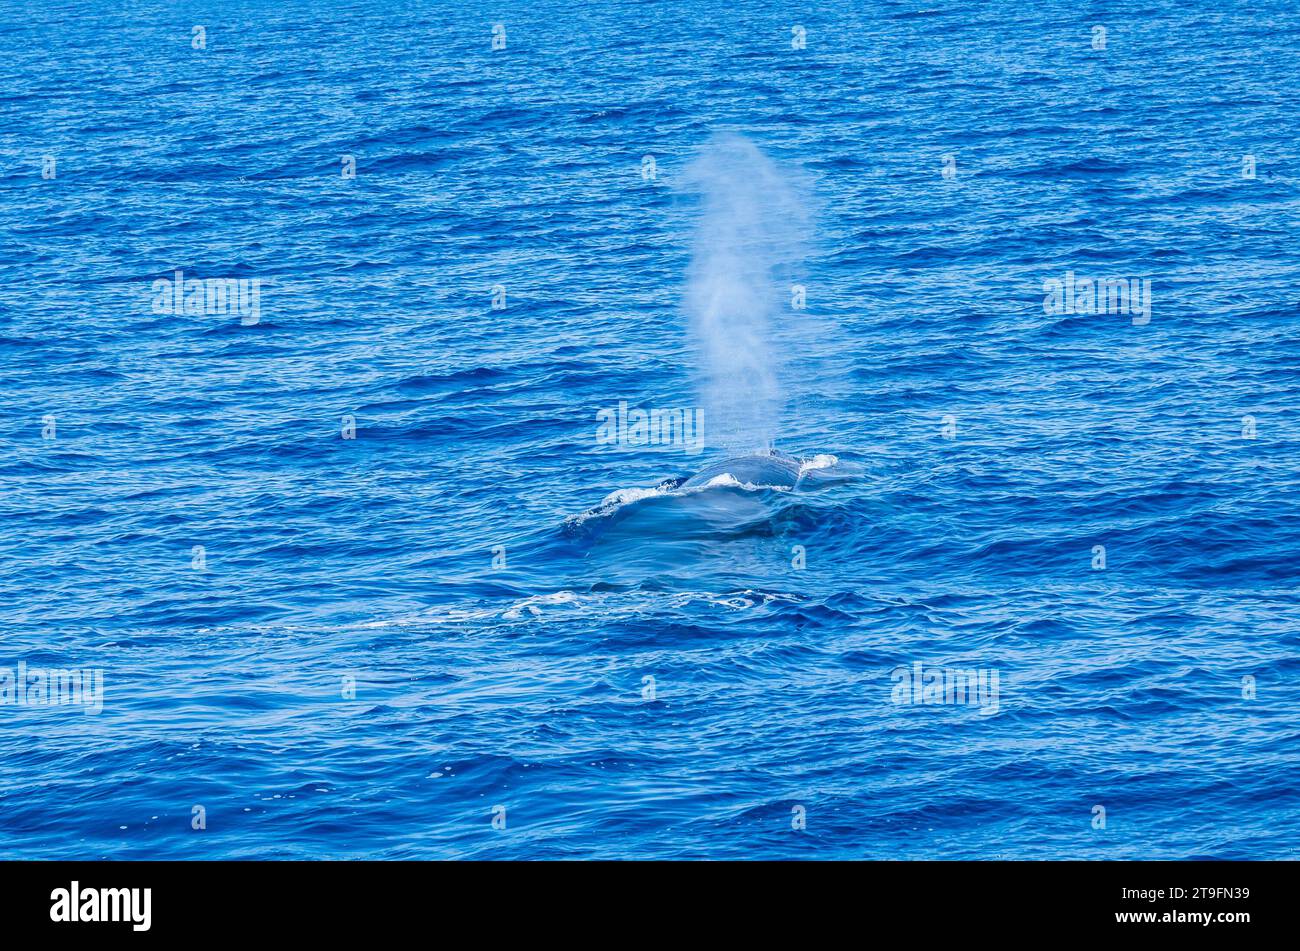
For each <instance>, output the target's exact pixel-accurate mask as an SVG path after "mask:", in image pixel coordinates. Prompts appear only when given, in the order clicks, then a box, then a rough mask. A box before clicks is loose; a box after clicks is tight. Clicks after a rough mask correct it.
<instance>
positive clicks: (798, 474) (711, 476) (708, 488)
mask: <svg viewBox="0 0 1300 951" xmlns="http://www.w3.org/2000/svg"><path fill="white" fill-rule="evenodd" d="M859 476H860V473H859V471H858V470H857V468H856V467H855V466H852V465H845V464H842V463H840V461H839V460H838V459H837V458H836V457H835V456H832V455H826V454H823V455H817V456H813V457H811V458H808V459H800V458H798V457H796V456H792V455H790V454H789V453H786V452H782V451H780V450H778V449H763V450H759V451H757V452H751V453H745V454H743V455H739V456H729V457H725V458H722V459H719V460H717V461H715V462H711V463H708V464H707V465H705V466H703V467H702V468H700V469H699V470H697V471H696V472H694V473H691V474H688V475H684V476H678V477H676V478H670V479H664V480H663V481H662V482H660V483H659V484H657V485H655V486H654V487H653V488H646V489H619V490H617V491H615V492H611V493H610V494H609V495H607V496H606V497H605V499H604V500H603V501H602V502H601V503H600V504H599V505H597V506H594V507H593V508H590V509H588V510H587V511H586V512H583V513H581V514H580V515H571V516H569V517H568V518H567V519H565V526H564V527H565V531H566V533H568V534H584V533H588V532H591V531H603V530H604V529H607V528H609V527H610V525H611V524H612V523H614V522H615V521H622V520H624V519H626V518H627V517H628V516H630V515H632V514H633V513H634V512H636V511H639V510H642V509H644V508H645V507H646V506H650V505H658V506H663V505H671V506H673V509H672V511H673V513H674V514H675V515H679V516H680V515H688V516H694V517H695V518H697V519H701V520H704V521H707V522H711V523H717V522H718V521H728V520H730V521H736V522H739V521H741V520H742V519H743V518H744V517H749V516H752V515H754V514H755V513H756V512H759V511H761V510H762V503H761V498H762V497H764V496H770V495H774V494H777V493H782V494H784V493H803V492H809V491H814V490H817V489H820V488H824V487H826V486H829V485H833V484H835V483H838V482H847V481H851V480H854V479H857V478H859ZM661 511H662V509H661Z"/></svg>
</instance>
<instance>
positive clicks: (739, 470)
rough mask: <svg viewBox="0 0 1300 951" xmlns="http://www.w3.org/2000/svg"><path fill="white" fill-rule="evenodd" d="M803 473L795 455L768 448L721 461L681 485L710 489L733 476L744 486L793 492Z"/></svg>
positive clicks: (686, 479)
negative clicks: (714, 484)
mask: <svg viewBox="0 0 1300 951" xmlns="http://www.w3.org/2000/svg"><path fill="white" fill-rule="evenodd" d="M802 474H803V463H802V462H800V461H799V460H798V459H796V458H795V457H794V456H790V455H787V454H786V453H783V452H780V451H778V450H776V449H768V450H765V451H763V452H756V453H751V454H749V455H745V456H732V457H731V458H729V459H720V460H718V461H717V462H714V463H712V464H710V465H707V466H705V467H704V468H703V469H701V470H700V471H699V472H697V473H695V474H694V475H692V476H688V477H687V478H685V479H684V480H683V481H682V483H681V485H682V487H683V488H694V487H696V486H707V485H710V484H713V483H715V482H719V481H720V480H722V481H724V482H725V481H729V480H728V479H727V477H728V476H730V478H731V479H732V480H735V481H736V482H737V483H739V484H740V485H742V486H757V487H761V488H767V489H793V488H795V487H796V486H798V484H799V477H800V476H801V475H802Z"/></svg>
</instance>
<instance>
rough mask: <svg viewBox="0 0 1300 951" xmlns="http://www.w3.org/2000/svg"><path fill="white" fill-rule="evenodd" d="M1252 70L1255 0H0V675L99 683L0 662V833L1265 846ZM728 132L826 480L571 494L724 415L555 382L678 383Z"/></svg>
mask: <svg viewBox="0 0 1300 951" xmlns="http://www.w3.org/2000/svg"><path fill="white" fill-rule="evenodd" d="M497 24H500V25H501V26H502V27H503V28H504V34H503V35H504V37H505V48H504V49H494V48H493V38H494V26H495V25H497ZM196 26H202V27H203V31H202V42H201V43H199V42H198V39H197V37H198V34H196V32H195V30H194V28H195V27H196ZM1097 26H1104V27H1105V34H1104V39H1103V40H1102V41H1101V42H1100V46H1098V42H1099V40H1098V37H1099V34H1097V33H1096V31H1095V30H1094V27H1097ZM793 27H802V28H803V32H802V34H800V32H799V31H797V30H793V29H792V28H793ZM498 32H500V31H498ZM801 36H802V38H803V40H804V44H801V43H800V37H801ZM196 43H197V44H198V48H196ZM800 45H803V46H804V48H802V49H800V48H798V47H799V46H800ZM1298 80H1300V8H1297V6H1296V5H1295V4H1294V3H1292V2H1282V0H1259V2H1252V3H1237V2H1227V3H1211V2H1206V0H1198V2H1193V3H1187V2H1174V0H1151V2H1140V3H1139V2H1133V3H1119V2H1114V3H1109V2H1098V3H1089V4H1079V3H1073V2H1063V0H1044V2H1037V3H1032V4H1027V3H1011V2H1005V0H999V2H993V3H988V4H939V3H934V4H921V3H916V2H910V0H907V2H904V0H895V2H889V0H884V2H880V3H873V4H860V3H848V2H844V0H832V2H827V3H818V4H805V5H802V6H799V5H796V6H793V7H792V6H791V5H789V4H782V3H774V2H759V3H750V4H734V3H721V2H712V0H711V2H691V3H653V4H651V3H632V2H626V0H624V2H616V0H603V2H597V0H566V2H564V3H557V2H553V0H530V2H517V3H516V2H502V3H496V4H493V5H491V7H490V8H486V7H479V6H478V5H476V4H468V5H466V4H458V3H449V2H447V3H442V2H438V3H434V2H430V3H420V2H411V3H394V2H387V0H386V2H377V0H355V2H346V0H345V2H339V3H323V4H322V3H307V2H302V0H286V2H272V0H223V2H212V3H203V2H185V0H181V2H161V0H138V2H137V0H123V2H111V0H95V2H92V0H70V2H69V0H49V2H46V0H42V2H35V0H8V2H6V3H5V4H4V6H3V9H0V169H2V170H3V178H2V179H0V233H2V234H3V253H2V254H0V407H2V408H3V411H2V412H0V446H3V456H2V457H0V489H2V491H0V515H2V516H3V517H2V518H0V604H3V606H4V609H3V613H4V620H3V625H2V627H0V667H8V668H11V669H13V668H16V667H17V665H18V664H19V663H20V662H23V663H26V664H28V665H29V666H32V667H45V668H77V669H81V668H98V669H101V670H102V671H103V678H104V698H103V709H102V712H99V713H98V714H95V713H88V712H87V711H86V709H84V708H79V707H76V706H66V705H65V706H42V705H39V704H35V705H33V704H18V703H10V704H6V705H3V706H0V857H3V858H199V859H214V858H391V859H399V858H500V859H516V858H592V857H598V858H657V859H659V858H715V859H730V858H741V859H749V858H809V859H811V858H841V859H842V858H869V859H914V858H952V859H990V858H1002V857H1005V858H1030V859H1062V858H1095V859H1107V858H1125V859H1130V858H1195V857H1213V858H1288V857H1294V855H1295V852H1296V849H1297V845H1296V843H1297V841H1300V793H1298V792H1297V775H1298V774H1297V770H1298V769H1300V723H1298V718H1297V709H1300V706H1298V705H1300V689H1297V675H1300V611H1298V608H1300V597H1298V596H1297V595H1298V588H1297V576H1298V574H1300V568H1298V566H1297V551H1298V550H1300V503H1298V502H1297V499H1298V497H1300V390H1298V388H1297V373H1298V371H1300V345H1298V342H1297V341H1298V337H1300V332H1298V330H1300V244H1298V243H1297V240H1296V234H1297V223H1298V222H1297V216H1298V215H1300V201H1298V198H1300V190H1298V186H1300V165H1298V164H1297V163H1298V160H1300V154H1298V153H1300V145H1298V143H1297V138H1296V134H1297V130H1298V129H1300V121H1298V120H1300V106H1298V105H1297V101H1298V100H1297V82H1298ZM725 132H731V133H735V134H738V135H741V136H744V137H745V139H746V140H747V141H749V142H752V143H754V144H755V145H756V147H757V148H758V149H759V150H761V152H762V154H763V155H764V156H766V158H767V159H768V160H770V161H771V162H772V163H773V164H774V166H775V167H778V168H780V169H782V170H783V172H782V175H784V176H786V177H787V178H788V181H789V182H791V183H797V190H798V191H799V193H800V194H801V195H802V196H803V198H802V199H801V201H803V202H805V203H806V204H805V207H806V209H807V211H808V214H809V227H808V234H807V242H806V246H803V247H801V248H800V249H798V254H797V258H796V259H795V260H793V261H792V262H787V263H786V264H784V265H783V266H782V269H780V270H779V272H775V271H774V272H772V273H771V274H770V275H769V276H770V278H771V281H772V288H773V294H774V295H781V298H782V301H783V302H782V303H781V304H780V305H779V306H777V307H775V309H774V311H773V313H774V315H775V317H776V318H777V319H775V320H774V323H773V325H772V327H771V328H770V330H771V333H772V336H773V345H772V353H773V366H772V369H773V372H774V374H775V375H776V378H777V379H778V380H779V384H780V394H781V399H780V404H781V405H780V419H779V428H778V430H777V432H776V433H775V434H774V439H775V442H776V445H777V446H778V447H779V448H781V449H783V450H784V451H786V452H789V453H792V454H794V455H796V456H798V457H799V458H802V459H808V458H811V457H813V456H815V455H817V454H831V455H834V456H835V457H837V458H838V459H839V460H840V462H841V464H842V465H845V466H852V467H856V469H857V470H858V471H859V472H860V474H861V477H860V478H858V479H855V480H853V481H847V482H843V483H840V484H836V485H831V486H828V487H826V488H824V489H822V490H819V491H817V492H815V493H802V492H781V491H777V490H750V491H747V490H744V489H723V490H721V491H722V494H718V495H714V496H710V498H711V499H713V500H731V501H721V503H720V504H721V506H722V507H723V509H724V511H723V512H722V513H721V514H719V513H718V512H715V511H713V510H712V509H710V510H709V511H708V512H707V513H701V512H700V511H698V510H695V509H692V508H691V507H690V506H691V504H693V503H686V502H682V500H681V499H679V498H672V497H670V498H657V499H656V498H651V499H647V500H642V502H638V503H634V511H631V512H630V514H629V513H624V514H629V517H628V518H625V519H621V520H618V521H617V524H610V525H608V526H607V527H608V530H601V531H588V530H585V529H584V530H574V526H575V525H576V524H577V523H576V522H575V520H574V519H573V518H572V517H573V516H576V515H579V514H580V513H583V512H585V511H587V510H589V509H591V508H592V507H593V506H598V505H599V504H600V503H601V501H602V500H603V499H605V498H606V497H607V496H609V495H610V494H611V493H614V492H617V491H619V490H622V489H636V488H646V487H650V486H654V485H656V484H657V483H660V482H661V481H662V480H664V479H668V478H677V477H681V476H683V475H686V474H689V473H690V472H691V471H693V470H695V469H697V468H699V467H700V466H702V465H704V464H706V463H709V462H712V461H716V459H717V458H718V455H719V453H720V451H721V449H720V443H710V445H709V447H707V448H706V449H705V451H704V452H703V453H701V454H700V455H698V456H693V455H691V454H689V453H686V452H684V451H682V449H681V447H671V446H669V447H662V446H644V447H637V446H627V445H608V444H602V443H601V442H599V441H598V440H597V438H596V429H597V422H596V419H597V413H598V412H600V411H601V410H602V409H605V408H608V407H613V406H617V404H618V403H619V401H621V400H625V401H627V402H628V403H629V404H630V405H632V406H639V407H690V406H694V405H696V393H697V392H698V388H699V386H700V379H701V374H702V373H703V372H704V368H702V367H701V364H700V362H699V353H698V348H697V347H696V345H695V342H694V341H693V338H692V334H691V330H690V320H689V315H688V314H687V313H686V312H685V309H684V300H686V289H687V287H688V283H689V280H690V275H691V273H692V262H693V260H694V259H695V257H696V256H697V255H698V253H699V245H698V243H697V238H698V232H697V230H696V229H697V228H698V227H699V224H700V214H701V207H700V203H699V200H698V195H696V194H694V193H693V192H692V191H691V189H689V188H684V187H682V186H683V183H684V182H686V180H687V176H686V170H687V169H689V168H690V167H692V166H691V163H692V162H693V161H694V160H695V158H696V157H697V156H698V155H700V154H701V151H702V150H707V149H708V148H709V143H710V142H712V141H716V140H715V139H714V137H715V136H716V135H717V134H719V133H725ZM348 156H350V157H352V159H354V160H355V177H351V176H350V175H349V174H348V171H349V160H348V158H346V157H348ZM646 156H651V157H653V170H648V169H647V165H646V163H645V161H644V160H645V157H646ZM47 157H50V158H52V159H53V160H54V162H53V169H52V175H51V174H50V171H51V169H50V166H49V163H48V162H47ZM945 169H946V170H947V174H945ZM1252 172H1253V177H1252V175H1251V173H1252ZM760 191H761V190H760ZM178 269H179V270H182V271H183V272H184V273H185V274H186V275H187V276H193V277H199V278H235V279H245V280H252V279H258V280H259V281H261V282H263V286H262V290H261V298H260V319H258V320H257V321H256V322H255V323H253V322H248V321H245V320H241V318H240V316H238V315H230V314H225V315H223V314H212V313H201V314H187V313H185V312H183V309H182V312H179V313H169V312H162V313H159V312H157V309H156V307H155V304H156V298H157V294H156V291H155V288H154V282H155V281H158V280H160V279H167V278H170V277H171V276H172V275H173V274H174V272H175V271H176V270H178ZM1067 272H1073V273H1075V274H1077V275H1087V276H1104V277H1124V278H1134V279H1140V280H1141V279H1147V280H1150V282H1151V288H1152V291H1151V303H1152V307H1151V317H1150V321H1149V322H1147V323H1141V322H1137V323H1135V322H1134V321H1133V320H1131V319H1130V318H1129V316H1127V315H1121V314H1113V313H1112V314H1078V313H1076V314H1056V313H1046V312H1045V307H1044V296H1045V295H1044V282H1045V281H1049V280H1051V279H1056V278H1063V277H1064V275H1065V274H1066V273H1067ZM793 284H799V285H801V286H803V287H804V288H806V300H807V303H806V309H802V310H800V309H796V308H795V307H793V306H792V305H791V300H792V298H791V296H790V293H789V286H792V285H793ZM494 288H499V289H498V290H494ZM500 289H503V291H502V290H500ZM502 293H504V299H502V297H501V295H502ZM502 303H503V304H504V307H500V306H496V307H494V304H496V305H500V304H502ZM353 424H354V425H355V438H345V437H347V436H350V435H352V431H351V429H350V426H351V425H353ZM718 435H719V436H725V435H726V434H718ZM733 503H734V510H729V509H727V506H730V505H732V504H733ZM728 512H730V514H728ZM582 524H583V525H585V526H586V527H587V528H590V527H591V523H582ZM598 524H602V525H603V524H604V523H598ZM1099 548H1101V549H1104V567H1101V562H1100V558H1099V554H1098V551H1099ZM196 549H201V550H196ZM918 662H919V663H920V664H922V665H923V666H924V667H932V668H941V669H951V668H959V669H978V670H981V671H985V672H996V673H997V674H998V677H999V681H998V682H999V689H1000V694H999V697H998V704H997V710H996V712H995V713H994V712H992V711H990V710H989V709H987V708H984V707H981V706H979V705H972V704H965V705H961V704H942V705H933V704H925V703H913V702H901V703H900V702H895V701H896V700H897V699H898V696H897V692H896V691H895V686H896V679H895V671H896V670H897V669H898V668H905V669H908V670H911V669H913V666H914V665H915V664H917V663H918ZM197 806H202V807H203V808H202V810H196V808H195V807H197ZM1097 807H1101V808H1102V809H1104V819H1105V821H1104V823H1102V822H1101V821H1100V820H1101V818H1102V816H1103V813H1100V812H1098V808H1097ZM196 813H197V814H196ZM200 816H201V817H202V821H199V818H200ZM494 820H495V821H494ZM196 825H197V826H201V828H195V826H196Z"/></svg>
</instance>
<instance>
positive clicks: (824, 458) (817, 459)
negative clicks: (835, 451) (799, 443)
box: [799, 452, 840, 475]
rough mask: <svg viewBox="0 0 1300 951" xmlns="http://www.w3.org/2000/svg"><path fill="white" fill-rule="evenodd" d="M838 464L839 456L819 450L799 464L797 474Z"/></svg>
mask: <svg viewBox="0 0 1300 951" xmlns="http://www.w3.org/2000/svg"><path fill="white" fill-rule="evenodd" d="M839 464H840V460H839V457H837V456H832V455H831V454H830V453H829V452H819V453H818V454H817V455H815V456H813V457H812V458H811V459H805V460H803V462H802V463H801V464H800V466H799V474H800V475H803V474H804V473H805V472H813V471H815V470H817V469H830V468H833V467H835V466H838V465H839Z"/></svg>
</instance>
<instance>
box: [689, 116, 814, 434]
mask: <svg viewBox="0 0 1300 951" xmlns="http://www.w3.org/2000/svg"><path fill="white" fill-rule="evenodd" d="M684 180H685V185H686V187H687V188H688V189H689V190H690V191H692V192H694V193H696V194H698V195H699V196H700V199H701V213H700V219H699V223H698V225H697V227H696V231H695V239H694V246H693V256H692V261H691V267H690V272H689V278H688V279H689V283H688V287H687V292H686V311H687V314H688V316H689V319H690V326H691V331H692V336H693V338H694V341H695V345H696V348H697V349H698V351H699V354H700V402H701V405H702V407H703V409H704V419H705V427H706V429H705V432H706V434H707V442H708V445H709V446H710V447H713V448H721V449H727V450H732V451H742V452H749V451H755V450H762V449H767V448H770V447H771V446H772V444H773V440H774V439H775V437H776V434H777V431H778V426H779V423H780V413H781V404H782V389H781V383H780V380H781V374H780V368H779V367H778V365H777V362H776V360H775V359H774V352H775V350H774V347H773V344H772V331H773V328H774V325H775V323H776V321H778V320H779V319H781V318H780V317H779V316H778V315H779V314H782V313H784V312H785V309H786V308H784V307H783V306H782V304H783V302H784V297H785V295H786V294H788V287H787V288H783V287H781V286H780V284H779V282H778V280H777V276H778V272H779V270H780V269H781V268H782V267H784V266H786V265H788V264H790V263H792V262H794V261H797V260H798V259H799V257H800V253H801V250H802V246H803V244H804V241H805V235H806V230H807V224H808V214H807V211H806V203H805V202H804V201H803V200H802V198H801V196H800V194H799V190H798V189H797V188H796V185H795V180H794V179H793V177H792V174H791V173H789V172H785V171H783V170H782V169H780V168H778V167H777V166H776V165H775V164H774V163H773V162H772V161H771V160H770V159H768V158H767V157H766V156H765V155H763V153H762V152H760V151H759V149H758V148H757V146H755V145H754V144H753V143H752V142H751V141H749V140H748V139H746V138H744V137H743V136H740V135H735V134H725V135H719V136H716V137H714V138H713V139H712V140H711V141H710V142H709V143H708V145H707V146H706V147H705V148H704V150H703V151H702V152H701V154H700V156H699V157H698V158H697V159H696V160H695V161H694V162H693V163H692V164H691V166H690V167H689V168H688V169H687V171H686V175H685V179H684Z"/></svg>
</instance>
